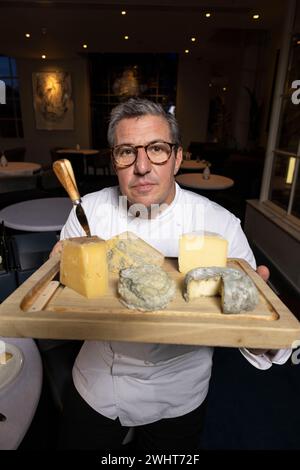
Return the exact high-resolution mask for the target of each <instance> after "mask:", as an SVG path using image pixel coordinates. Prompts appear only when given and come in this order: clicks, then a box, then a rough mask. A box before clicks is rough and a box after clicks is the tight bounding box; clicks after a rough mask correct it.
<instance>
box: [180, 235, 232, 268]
mask: <svg viewBox="0 0 300 470" xmlns="http://www.w3.org/2000/svg"><path fill="white" fill-rule="evenodd" d="M227 250H228V242H227V240H225V238H223V237H221V236H220V235H218V234H217V233H212V232H202V233H201V232H191V233H185V234H183V235H182V236H181V237H180V239H179V254H178V267H179V271H180V272H181V273H187V272H188V271H190V270H191V269H194V268H197V267H199V266H201V267H209V266H220V267H225V266H226V263H227Z"/></svg>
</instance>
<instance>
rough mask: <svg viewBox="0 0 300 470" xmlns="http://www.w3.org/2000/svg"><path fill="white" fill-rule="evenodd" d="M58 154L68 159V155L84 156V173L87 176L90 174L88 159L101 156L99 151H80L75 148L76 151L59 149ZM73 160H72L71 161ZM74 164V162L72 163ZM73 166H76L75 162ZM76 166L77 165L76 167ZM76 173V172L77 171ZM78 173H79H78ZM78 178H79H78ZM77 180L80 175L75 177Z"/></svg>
mask: <svg viewBox="0 0 300 470" xmlns="http://www.w3.org/2000/svg"><path fill="white" fill-rule="evenodd" d="M56 153H59V154H61V155H62V157H64V156H65V157H68V154H69V155H72V154H73V155H74V156H75V155H77V156H78V155H83V158H84V173H85V174H87V173H88V168H87V167H88V165H87V157H93V156H96V155H98V154H99V150H95V149H81V148H80V149H78V148H75V149H71V148H69V149H59V150H57V151H56ZM70 160H71V159H70ZM71 163H72V161H71ZM72 165H73V166H74V162H73V163H72ZM75 166H76V165H75ZM73 170H75V168H73ZM75 173H76V171H75ZM77 173H78V172H77ZM79 173H80V168H79ZM76 176H77V177H76ZM75 177H76V179H77V178H78V175H75Z"/></svg>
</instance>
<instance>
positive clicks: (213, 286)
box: [183, 267, 259, 313]
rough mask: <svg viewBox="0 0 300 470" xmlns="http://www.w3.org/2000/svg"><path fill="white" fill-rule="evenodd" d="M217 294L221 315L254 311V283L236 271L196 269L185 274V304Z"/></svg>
mask: <svg viewBox="0 0 300 470" xmlns="http://www.w3.org/2000/svg"><path fill="white" fill-rule="evenodd" d="M218 294H220V295H221V305H222V311H223V313H239V312H241V311H249V310H254V308H255V307H256V305H257V304H258V301H259V296H258V291H257V289H256V287H255V285H254V283H253V282H252V280H251V279H250V277H249V276H247V274H245V273H243V272H242V271H239V270H238V269H232V268H218V267H210V268H196V269H192V270H191V271H189V272H188V273H187V274H186V276H185V279H184V292H183V296H184V298H185V300H186V301H187V302H189V301H191V300H194V299H198V298H199V297H202V296H213V295H218Z"/></svg>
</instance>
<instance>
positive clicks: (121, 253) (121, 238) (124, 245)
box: [106, 232, 164, 273]
mask: <svg viewBox="0 0 300 470" xmlns="http://www.w3.org/2000/svg"><path fill="white" fill-rule="evenodd" d="M106 243H107V261H108V268H109V271H110V272H113V273H118V272H119V271H120V269H125V268H129V267H134V266H144V265H145V264H154V265H156V266H162V264H163V262H164V255H163V254H162V253H161V252H160V251H158V250H156V249H155V248H153V246H151V245H149V243H146V242H145V241H144V240H142V239H141V238H139V237H138V236H137V235H135V234H134V233H132V232H123V233H121V234H120V235H116V236H115V237H112V238H110V239H109V240H107V241H106Z"/></svg>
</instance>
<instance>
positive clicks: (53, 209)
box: [0, 197, 72, 232]
mask: <svg viewBox="0 0 300 470" xmlns="http://www.w3.org/2000/svg"><path fill="white" fill-rule="evenodd" d="M71 209H72V202H71V200H70V199H69V198H67V197H52V198H44V199H34V200H29V201H24V202H18V203H17V204H13V205H11V206H7V207H5V208H4V209H2V211H0V223H1V222H2V221H4V225H5V226H6V227H9V228H12V229H15V230H24V231H28V232H52V231H58V230H61V228H62V226H63V225H64V223H65V222H66V220H67V218H68V216H69V213H70V211H71Z"/></svg>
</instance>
